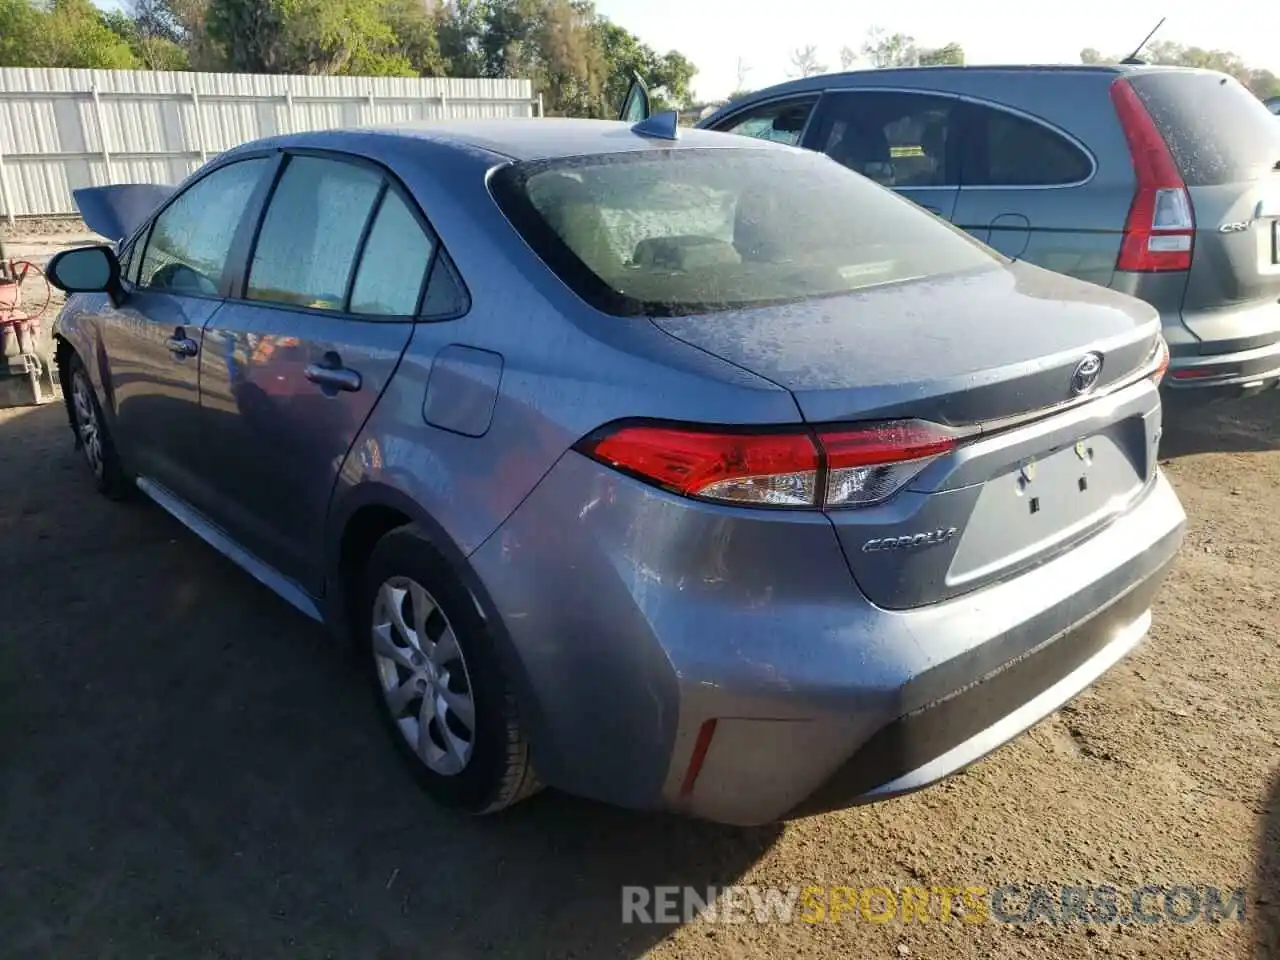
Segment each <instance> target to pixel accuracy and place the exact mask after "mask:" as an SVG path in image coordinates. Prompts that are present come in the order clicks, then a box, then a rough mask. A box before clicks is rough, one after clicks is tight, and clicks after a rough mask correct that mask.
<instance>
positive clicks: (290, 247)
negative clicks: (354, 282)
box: [245, 156, 425, 310]
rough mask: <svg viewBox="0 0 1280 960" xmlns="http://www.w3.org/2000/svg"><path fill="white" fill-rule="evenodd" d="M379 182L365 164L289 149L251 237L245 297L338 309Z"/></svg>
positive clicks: (342, 299) (379, 178) (380, 185)
mask: <svg viewBox="0 0 1280 960" xmlns="http://www.w3.org/2000/svg"><path fill="white" fill-rule="evenodd" d="M381 189H382V177H381V175H380V174H378V173H376V172H374V171H373V170H371V169H369V168H368V167H363V166H359V165H357V164H353V163H343V162H342V161H338V160H327V159H323V158H319V157H307V156H301V157H291V158H290V160H289V163H288V165H287V166H286V167H285V169H284V173H283V174H282V175H281V177H280V182H279V183H277V184H276V188H275V192H274V193H273V194H272V196H271V202H270V204H269V205H268V207H267V215H266V217H265V218H264V219H263V221H262V229H261V231H260V232H259V234H258V242H257V243H256V244H255V245H254V250H253V260H252V262H251V264H250V267H249V282H248V287H247V289H246V291H245V296H246V298H248V299H249V300H266V301H271V302H274V303H280V304H286V305H289V306H295V307H310V308H312V309H318V310H341V309H343V305H344V303H345V300H346V293H347V282H348V280H349V279H350V277H351V270H352V268H353V267H354V266H355V261H356V253H357V250H358V248H359V246H360V240H361V232H362V229H363V227H364V225H365V224H366V223H367V222H368V220H369V215H370V213H372V212H373V205H374V203H375V202H376V201H377V199H378V195H379V192H380V191H381ZM424 269H425V265H424Z"/></svg>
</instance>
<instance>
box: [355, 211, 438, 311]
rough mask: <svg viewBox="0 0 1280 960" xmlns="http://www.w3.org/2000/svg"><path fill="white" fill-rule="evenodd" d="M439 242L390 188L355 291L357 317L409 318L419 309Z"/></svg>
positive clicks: (366, 248)
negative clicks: (436, 243)
mask: <svg viewBox="0 0 1280 960" xmlns="http://www.w3.org/2000/svg"><path fill="white" fill-rule="evenodd" d="M434 250H435V240H434V239H433V238H431V237H429V236H427V234H426V233H424V232H423V230H422V227H421V226H420V225H419V223H418V219H417V217H415V216H414V215H413V213H412V211H410V210H409V208H408V206H406V205H405V202H404V201H403V200H401V199H400V195H399V194H397V193H396V192H395V191H394V190H388V191H387V192H386V193H385V194H384V195H383V198H382V203H381V204H380V205H379V206H378V212H377V214H376V216H375V217H374V220H373V226H372V227H371V228H370V230H369V239H368V240H366V241H365V245H364V252H363V253H362V254H361V256H360V268H359V269H358V270H357V271H356V282H355V285H354V286H353V287H352V288H351V307H350V310H351V312H352V313H363V314H374V315H379V316H392V317H395V316H410V315H412V314H413V313H414V312H416V311H417V309H418V298H419V297H420V296H421V294H422V283H423V281H424V280H425V279H426V276H427V267H428V266H430V264H431V254H432V253H433V252H434Z"/></svg>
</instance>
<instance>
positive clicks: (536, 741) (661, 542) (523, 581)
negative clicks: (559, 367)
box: [471, 454, 1185, 825]
mask: <svg viewBox="0 0 1280 960" xmlns="http://www.w3.org/2000/svg"><path fill="white" fill-rule="evenodd" d="M1184 524H1185V515H1184V514H1183V511H1182V508H1181V506H1180V505H1179V503H1178V500H1177V497H1176V495H1175V494H1174V492H1173V490H1172V488H1171V487H1170V486H1169V484H1168V482H1167V481H1166V480H1165V479H1164V477H1163V476H1162V475H1159V474H1157V476H1156V478H1155V480H1154V482H1153V483H1152V484H1151V485H1150V486H1149V487H1148V488H1147V490H1146V492H1145V494H1144V495H1143V497H1142V498H1141V500H1140V501H1139V502H1138V503H1137V504H1136V505H1135V506H1134V507H1133V508H1132V509H1131V510H1130V511H1129V512H1128V513H1127V514H1125V515H1124V516H1123V517H1121V518H1119V519H1117V520H1116V521H1114V522H1113V523H1112V524H1110V525H1109V526H1108V527H1106V528H1105V529H1103V530H1102V531H1100V532H1099V533H1097V534H1096V535H1095V536H1093V537H1092V538H1090V539H1089V540H1088V541H1086V542H1084V543H1082V544H1079V545H1077V546H1076V547H1075V548H1073V549H1072V550H1070V551H1068V552H1067V553H1064V554H1061V555H1059V556H1057V557H1055V558H1053V559H1052V560H1049V561H1048V562H1046V563H1044V564H1042V565H1040V566H1039V567H1035V568H1033V569H1031V570H1028V571H1026V572H1024V573H1022V574H1020V575H1019V576H1017V577H1014V578H1011V579H1009V580H1007V581H1004V582H1001V583H997V584H994V585H991V586H988V587H985V588H983V589H980V590H976V591H973V592H971V593H968V594H964V595H962V596H959V597H956V598H954V599H952V600H948V601H945V602H942V603H936V604H932V605H930V606H927V607H921V608H917V609H913V610H902V611H888V610H883V609H880V608H878V607H875V606H873V605H872V604H870V603H869V602H868V601H867V600H866V599H865V597H863V595H862V594H861V593H860V592H859V591H858V589H857V587H856V586H855V585H854V583H853V580H852V578H851V577H850V575H849V571H848V567H847V565H846V564H845V562H844V558H843V555H842V553H841V552H840V549H839V545H838V541H837V539H836V536H835V531H834V529H833V528H832V527H831V525H830V523H829V522H828V521H827V520H826V518H824V517H822V516H821V515H813V516H810V517H806V518H797V517H796V516H795V515H779V514H776V513H770V512H768V511H744V510H737V509H732V508H720V507H715V506H711V505H707V504H699V503H692V502H690V501H684V500H680V499H678V498H675V497H670V496H668V495H666V494H663V493H660V492H658V491H655V490H653V489H651V488H649V487H646V486H644V485H642V484H640V483H638V482H637V481H634V480H631V479H629V478H626V477H623V476H620V475H618V474H616V473H613V472H611V471H609V470H607V469H606V468H604V467H601V466H599V465H597V464H594V463H592V462H591V461H588V460H586V459H585V458H582V457H579V456H577V455H576V454H570V455H568V456H566V457H565V458H564V459H563V460H562V461H561V462H560V463H559V464H558V465H557V466H556V467H555V468H554V469H553V471H552V472H551V474H550V475H549V476H548V478H547V479H546V480H545V481H544V482H543V484H541V485H540V486H539V488H538V489H536V490H535V491H534V493H533V494H532V495H531V496H530V497H529V498H528V499H527V500H526V501H525V503H524V504H522V506H521V507H520V509H519V510H517V511H516V513H515V514H514V515H513V516H512V517H511V518H510V519H509V520H508V521H507V523H506V524H504V526H503V527H502V528H501V529H500V530H499V531H498V533H497V534H496V535H495V536H494V537H493V538H491V539H490V540H489V541H488V542H487V543H485V544H484V545H483V546H482V547H481V548H480V549H479V550H478V551H476V553H475V554H473V555H472V557H471V563H472V566H473V568H474V570H475V572H476V573H477V575H478V576H479V577H480V579H481V580H482V582H483V584H484V587H485V590H486V593H487V594H488V596H489V597H490V598H491V601H492V604H493V608H494V609H493V610H492V611H491V617H492V619H493V621H494V622H495V625H496V626H497V628H498V630H499V633H500V635H501V636H502V637H503V638H504V640H505V641H506V642H508V643H509V644H510V651H511V652H512V654H513V657H514V663H515V664H516V672H517V674H518V677H517V685H518V686H517V689H518V695H519V696H520V697H521V698H523V700H524V701H525V702H524V704H522V706H526V707H527V710H526V715H527V717H528V718H529V725H530V728H531V729H530V736H531V740H532V744H533V756H534V763H535V766H537V768H538V770H539V773H540V774H541V776H542V777H543V779H544V780H545V781H546V782H548V783H549V784H550V785H552V786H555V787H559V788H561V789H563V790H566V791H568V792H572V793H577V794H581V795H585V796H589V797H593V798H595V799H599V800H604V801H607V802H611V803H616V804H620V805H623V806H631V807H639V808H650V809H653V808H663V809H673V810H679V811H683V812H686V813H688V814H691V815H694V816H699V817H704V818H707V819H711V820H718V821H722V822H727V823H734V824H744V825H746V824H758V823H764V822H769V821H773V820H777V819H779V818H783V817H787V816H795V815H802V814H805V813H811V812H816V811H820V810H829V809H832V808H836V807H842V806H847V805H850V804H854V803H861V802H866V801H869V800H877V799H881V798H883V797H887V796H892V795H894V794H897V793H903V792H907V791H909V790H914V789H918V788H919V787H922V786H925V785H927V784H929V783H932V782H934V781H935V780H937V779H940V778H942V777H945V776H947V775H948V774H950V773H952V772H954V771H955V770H958V769H960V768H961V767H963V766H965V765H967V764H969V763H972V762H973V761H974V760H977V759H979V758H980V757H981V756H983V755H985V754H986V753H988V752H990V751H991V750H993V749H995V748H996V747H997V746H999V745H1000V744H1001V743H1004V742H1006V741H1007V740H1009V739H1010V738H1012V737H1014V736H1017V735H1018V734H1019V733H1020V732H1022V731H1023V730H1025V729H1026V728H1027V727H1029V726H1031V725H1033V724H1034V723H1035V722H1036V721H1038V720H1039V719H1041V718H1042V717H1043V716H1045V715H1047V714H1048V713H1051V712H1052V711H1053V710H1055V709H1056V708H1057V707H1058V706H1060V705H1061V704H1062V703H1063V702H1065V701H1066V700H1067V699H1070V697H1072V696H1074V695H1075V694H1076V693H1078V692H1079V691H1080V690H1082V689H1084V688H1085V687H1087V686H1088V685H1089V684H1090V683H1092V682H1093V680H1094V679H1096V678H1097V677H1098V676H1099V675H1101V673H1103V672H1104V671H1105V670H1106V669H1107V668H1108V667H1110V666H1111V665H1112V664H1113V663H1114V662H1116V661H1117V660H1119V659H1120V658H1121V657H1123V656H1124V654H1125V653H1127V652H1128V650H1129V649H1130V648H1132V646H1133V645H1134V644H1136V643H1137V642H1138V640H1139V639H1140V638H1141V636H1142V635H1143V634H1144V633H1145V631H1146V627H1147V624H1148V622H1149V613H1148V609H1149V606H1150V602H1151V597H1152V595H1153V594H1154V592H1155V591H1156V589H1157V588H1158V586H1159V584H1160V582H1161V580H1162V578H1163V576H1164V573H1165V572H1166V570H1167V568H1168V566H1169V564H1170V563H1171V561H1172V559H1173V557H1174V556H1175V554H1176V552H1177V550H1178V546H1179V544H1180V542H1181V538H1182V531H1183V526H1184ZM535 574H536V575H535Z"/></svg>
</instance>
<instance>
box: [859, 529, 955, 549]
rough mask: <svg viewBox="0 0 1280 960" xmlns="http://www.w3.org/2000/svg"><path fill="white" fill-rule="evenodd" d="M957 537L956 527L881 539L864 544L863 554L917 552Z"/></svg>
mask: <svg viewBox="0 0 1280 960" xmlns="http://www.w3.org/2000/svg"><path fill="white" fill-rule="evenodd" d="M955 535H956V528H955V527H946V528H941V529H938V530H930V531H929V532H928V533H913V534H910V535H908V536H905V537H879V538H877V539H875V540H868V541H867V542H866V543H864V544H863V545H862V552H863V553H879V552H880V551H881V550H916V549H918V548H920V547H933V546H936V545H937V544H939V543H946V542H947V541H948V540H950V539H951V538H952V537H954V536H955Z"/></svg>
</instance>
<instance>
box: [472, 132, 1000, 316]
mask: <svg viewBox="0 0 1280 960" xmlns="http://www.w3.org/2000/svg"><path fill="white" fill-rule="evenodd" d="M493 193H494V197H495V199H497V201H498V203H499V205H500V206H501V207H502V209H503V211H504V212H505V213H506V214H507V216H508V218H509V219H510V220H511V222H512V223H513V224H514V225H515V227H516V229H517V230H519V231H520V233H521V234H522V235H523V236H524V238H525V239H526V240H527V241H528V243H529V245H530V246H531V247H532V248H533V249H534V251H535V252H536V253H537V254H538V255H539V256H540V257H541V258H542V260H543V261H544V262H546V263H547V265H548V266H549V267H551V269H552V270H554V271H555V272H556V274H557V275H558V276H559V277H560V278H561V279H562V280H563V281H564V282H565V283H566V284H567V285H568V286H569V287H570V288H571V289H573V290H574V291H575V292H576V293H578V295H579V296H581V297H582V298H583V299H584V300H586V301H587V302H588V303H591V304H592V305H593V306H596V307H597V308H598V309H601V310H604V311H606V312H608V313H613V314H617V315H621V316H635V315H648V316H678V315H686V314H693V313H708V312H713V311H718V310H731V309H737V308H742V307H751V306H762V305H765V304H776V303H787V302H793V301H796V300H804V299H810V298H815V297H826V296H835V295H838V294H843V293H849V292H852V291H854V290H859V289H862V288H864V287H869V286H874V285H879V284H885V283H894V282H898V281H902V280H909V279H915V278H920V277H936V276H939V275H942V274H950V273H958V272H961V271H965V270H971V269H974V268H979V267H983V266H992V265H994V264H996V263H999V262H1003V261H1002V260H1001V259H1000V258H999V255H997V254H995V253H994V252H993V251H991V250H989V249H988V248H986V247H984V246H982V245H981V244H979V243H977V242H976V241H974V240H972V239H971V238H969V237H968V236H967V235H966V234H964V233H962V232H961V231H959V230H957V229H955V228H953V227H951V226H950V225H948V224H946V223H944V222H943V221H941V220H939V219H937V218H936V217H934V216H933V215H932V214H930V213H927V212H926V211H924V210H923V209H921V208H920V207H917V206H916V205H915V204H913V203H911V202H910V201H909V200H905V199H903V198H901V197H899V196H897V195H896V194H894V193H892V192H890V191H888V190H885V189H884V188H882V187H879V186H877V185H876V184H874V183H872V182H871V181H870V180H867V179H865V178H863V177H861V176H859V175H858V174H855V173H853V172H852V171H850V170H848V169H846V168H845V167H842V166H841V165H840V164H837V163H835V162H833V161H832V160H830V159H829V158H828V157H825V156H823V155H821V154H817V153H811V152H808V151H802V150H770V149H763V150H757V149H747V148H739V149H732V150H730V149H712V150H683V149H676V150H662V151H644V152H635V153H622V154H607V155H603V156H588V157H576V158H571V159H563V160H552V161H539V162H535V163H523V164H516V165H513V166H510V167H506V168H504V169H502V170H500V171H499V172H498V173H497V174H496V175H495V177H494V180H493Z"/></svg>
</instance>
